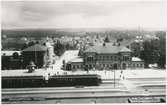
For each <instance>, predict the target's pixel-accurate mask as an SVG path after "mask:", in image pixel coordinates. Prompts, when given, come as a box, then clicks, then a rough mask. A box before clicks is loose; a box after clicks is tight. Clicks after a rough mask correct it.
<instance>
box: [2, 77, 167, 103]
mask: <svg viewBox="0 0 167 105" xmlns="http://www.w3.org/2000/svg"><path fill="white" fill-rule="evenodd" d="M164 83H165V79H158V80H157V79H156V78H155V79H153V78H152V79H130V80H128V79H127V80H118V81H117V82H116V87H115V88H114V85H113V81H112V80H106V81H103V83H102V84H101V85H100V86H90V87H79V88H77V87H52V88H50V87H46V88H20V89H18V88H17V89H2V103H17V104H18V103H28V102H29V103H37V104H40V103H49V104H51V103H115V102H116V103H126V102H127V100H128V98H131V97H147V98H148V97H151V98H156V100H159V99H160V98H165V97H166V94H165V93H166V85H165V84H164ZM154 101H155V100H154Z"/></svg>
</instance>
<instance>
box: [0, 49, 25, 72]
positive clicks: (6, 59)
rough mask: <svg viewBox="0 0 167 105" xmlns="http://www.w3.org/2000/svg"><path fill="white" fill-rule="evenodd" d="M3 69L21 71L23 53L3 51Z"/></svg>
mask: <svg viewBox="0 0 167 105" xmlns="http://www.w3.org/2000/svg"><path fill="white" fill-rule="evenodd" d="M1 58H2V59H1V69H2V70H10V69H20V68H22V67H21V63H22V62H21V59H20V58H21V51H1Z"/></svg>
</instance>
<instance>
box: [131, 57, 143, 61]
mask: <svg viewBox="0 0 167 105" xmlns="http://www.w3.org/2000/svg"><path fill="white" fill-rule="evenodd" d="M132 61H142V60H141V59H140V58H138V57H132Z"/></svg>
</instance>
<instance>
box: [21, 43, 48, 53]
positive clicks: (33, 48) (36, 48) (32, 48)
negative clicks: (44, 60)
mask: <svg viewBox="0 0 167 105" xmlns="http://www.w3.org/2000/svg"><path fill="white" fill-rule="evenodd" d="M46 50H47V47H45V46H42V45H40V44H35V45H33V46H30V47H28V48H25V49H23V50H22V51H46Z"/></svg>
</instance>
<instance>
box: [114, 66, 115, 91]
mask: <svg viewBox="0 0 167 105" xmlns="http://www.w3.org/2000/svg"><path fill="white" fill-rule="evenodd" d="M114 88H115V69H114Z"/></svg>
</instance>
